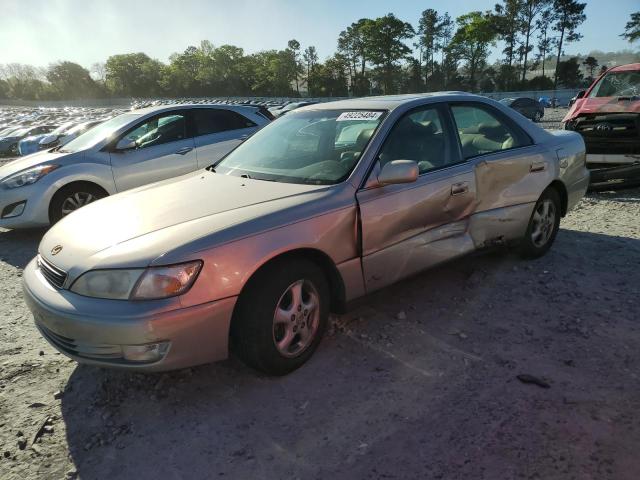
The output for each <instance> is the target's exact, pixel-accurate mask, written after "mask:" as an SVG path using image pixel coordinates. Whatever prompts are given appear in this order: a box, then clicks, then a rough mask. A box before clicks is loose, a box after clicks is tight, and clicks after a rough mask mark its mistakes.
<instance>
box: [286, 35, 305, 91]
mask: <svg viewBox="0 0 640 480" xmlns="http://www.w3.org/2000/svg"><path fill="white" fill-rule="evenodd" d="M287 46H288V48H289V50H290V51H291V56H292V61H293V68H294V70H295V79H296V92H297V94H298V96H300V83H299V81H298V80H299V75H300V73H301V70H302V64H301V63H300V42H299V41H297V40H296V39H293V40H289V42H288V43H287Z"/></svg>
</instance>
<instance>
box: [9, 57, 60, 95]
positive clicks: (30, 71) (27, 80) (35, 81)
mask: <svg viewBox="0 0 640 480" xmlns="http://www.w3.org/2000/svg"><path fill="white" fill-rule="evenodd" d="M0 76H1V77H3V78H4V79H5V82H6V86H5V88H6V91H7V97H8V98H16V99H21V100H45V99H47V98H49V97H50V90H49V88H48V85H47V84H46V83H45V80H46V75H45V72H44V71H43V70H41V69H38V68H36V67H34V66H33V65H24V64H21V63H9V64H6V65H3V66H2V72H1V75H0Z"/></svg>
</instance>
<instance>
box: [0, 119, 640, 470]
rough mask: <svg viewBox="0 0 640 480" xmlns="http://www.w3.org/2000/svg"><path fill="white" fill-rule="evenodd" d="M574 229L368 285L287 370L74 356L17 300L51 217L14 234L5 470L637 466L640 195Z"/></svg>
mask: <svg viewBox="0 0 640 480" xmlns="http://www.w3.org/2000/svg"><path fill="white" fill-rule="evenodd" d="M552 121H553V120H549V122H552ZM561 227H562V229H561V231H560V233H559V235H558V237H557V240H556V243H555V245H554V246H553V248H552V249H551V251H550V252H549V253H548V254H547V255H546V256H544V257H543V258H541V259H538V260H535V261H523V260H520V259H519V258H518V257H516V256H515V255H514V254H513V253H511V252H509V251H506V250H495V251H491V252H485V253H483V254H477V255H474V256H471V257H467V258H464V259H461V260H459V261H455V262H452V263H449V264H446V265H444V266H441V267H439V268H436V269H433V270H430V271H428V272H425V273H423V274H421V275H419V276H416V277H414V278H412V279H409V280H406V281H404V282H402V283H400V284H397V285H395V286H393V287H390V288H387V289H385V290H383V291H380V292H378V293H376V294H374V295H371V296H369V297H367V298H365V299H364V300H363V301H361V302H360V303H359V305H358V306H356V307H355V308H354V309H353V310H352V311H350V312H349V313H348V314H346V315H342V316H340V317H336V318H334V319H333V324H332V328H331V331H330V332H329V335H328V336H327V337H326V338H325V340H324V341H323V342H322V344H321V346H320V348H319V350H318V351H317V353H316V354H315V355H314V357H313V358H312V359H311V361H310V362H309V363H308V364H307V365H306V366H304V367H303V368H301V369H300V370H298V371H296V372H294V373H293V374H291V375H289V376H287V377H284V378H277V379H273V378H267V377H264V376H261V375H259V374H256V373H255V372H254V371H252V370H249V369H248V368H246V367H244V366H243V365H242V364H241V363H240V362H239V361H237V360H235V359H231V360H228V361H226V362H222V363H219V364H214V365H205V366H201V367H197V368H193V369H188V370H184V371H179V372H173V373H167V374H155V375H141V374H129V373H123V372H119V371H111V370H103V369H98V368H93V367H86V366H79V365H77V364H76V363H75V362H73V361H70V360H68V359H67V358H66V357H64V356H62V355H60V354H58V353H57V352H56V351H55V350H54V349H53V348H51V347H49V346H48V344H47V343H46V342H45V341H44V340H43V339H42V338H41V337H40V335H39V334H38V332H37V331H36V329H35V327H34V326H33V322H32V317H31V315H30V314H29V312H28V310H27V309H26V307H25V306H24V304H23V301H22V295H21V291H20V288H21V287H20V275H21V271H22V268H23V267H24V266H25V265H26V263H27V262H28V261H29V260H30V259H31V258H32V257H33V256H34V254H35V252H36V248H37V245H38V242H39V240H40V238H41V236H42V233H43V232H41V231H30V232H12V231H4V232H0V298H1V299H2V300H1V302H0V478H2V479H4V480H18V479H27V478H28V479H31V478H38V479H40V478H41V479H60V478H78V477H79V478H82V479H107V478H118V479H120V478H124V479H129V478H131V479H134V478H135V479H139V478H145V479H146V478H171V479H173V478H176V479H178V478H190V479H191V478H239V479H249V478H264V479H280V478H286V479H298V478H299V479H303V478H304V479H310V478H312V479H325V478H332V479H360V478H371V479H378V478H388V479H414V478H415V479H431V478H441V479H487V480H496V479H541V480H549V479H563V480H564V479H579V480H582V479H593V480H605V479H612V480H613V479H615V480H618V479H629V480H632V479H633V480H635V479H637V478H638V472H640V456H638V453H637V452H638V450H639V449H640V416H639V415H638V411H640V378H639V375H640V349H639V348H638V345H640V328H639V324H638V320H639V317H640V315H639V314H640V295H639V294H640V268H639V267H640V190H638V189H636V190H627V191H620V192H606V193H599V194H592V195H589V196H588V197H586V198H585V199H584V200H583V201H582V202H581V203H580V204H579V206H578V207H577V208H576V209H575V210H574V211H573V212H571V213H570V214H569V215H568V216H567V218H565V219H564V220H563V222H562V224H561ZM519 375H531V376H533V377H534V378H535V379H539V380H540V381H541V383H542V386H540V385H537V384H535V383H534V384H532V383H523V382H522V381H520V380H519V379H518V378H517V377H518V376H519ZM545 386H546V387H548V388H544V387H545Z"/></svg>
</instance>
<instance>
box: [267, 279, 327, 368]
mask: <svg viewBox="0 0 640 480" xmlns="http://www.w3.org/2000/svg"><path fill="white" fill-rule="evenodd" d="M319 325H320V295H318V291H317V290H316V287H315V286H314V285H313V283H311V282H310V281H308V280H298V281H297V282H294V283H292V284H291V285H289V287H288V288H287V290H286V291H285V292H284V293H283V294H282V296H281V297H280V300H278V304H277V306H276V311H275V313H274V315H273V341H274V343H275V346H276V348H277V349H278V352H279V353H280V354H281V355H282V356H284V357H287V358H291V357H295V356H298V355H300V354H301V353H302V352H304V351H305V350H306V349H307V348H308V347H309V345H311V344H312V343H313V340H314V338H315V336H316V334H317V332H318V326H319Z"/></svg>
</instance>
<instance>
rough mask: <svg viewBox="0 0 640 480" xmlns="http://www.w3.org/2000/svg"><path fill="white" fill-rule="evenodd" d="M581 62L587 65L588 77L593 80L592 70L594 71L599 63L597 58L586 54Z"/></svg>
mask: <svg viewBox="0 0 640 480" xmlns="http://www.w3.org/2000/svg"><path fill="white" fill-rule="evenodd" d="M582 64H583V65H584V66H585V67H587V70H588V71H589V79H591V80H592V81H593V72H595V70H596V68H598V65H599V64H598V60H597V59H596V58H595V57H592V56H588V57H587V58H585V59H584V61H583V62H582Z"/></svg>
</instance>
